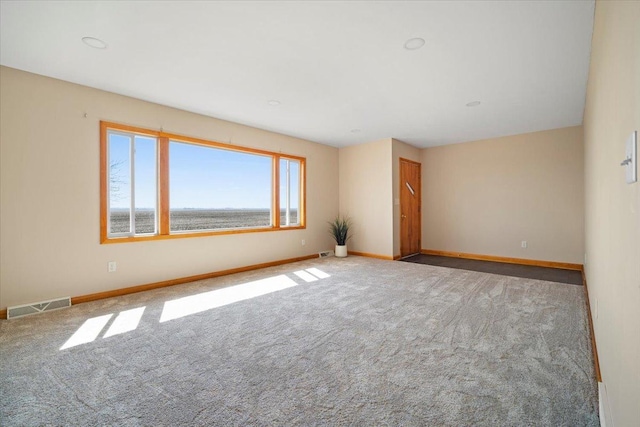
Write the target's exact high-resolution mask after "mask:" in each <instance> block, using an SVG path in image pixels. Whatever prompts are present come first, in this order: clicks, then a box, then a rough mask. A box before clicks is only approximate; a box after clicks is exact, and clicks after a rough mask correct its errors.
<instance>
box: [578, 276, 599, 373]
mask: <svg viewBox="0 0 640 427" xmlns="http://www.w3.org/2000/svg"><path fill="white" fill-rule="evenodd" d="M582 285H583V287H584V294H585V296H586V299H587V317H588V318H589V335H591V350H592V351H593V364H594V368H595V371H596V380H597V381H598V382H599V383H601V382H602V375H601V374H600V360H599V359H598V347H597V346H596V334H595V331H594V330H593V318H592V317H591V303H590V302H589V287H588V286H587V275H586V274H585V272H584V269H583V270H582Z"/></svg>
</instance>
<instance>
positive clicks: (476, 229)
mask: <svg viewBox="0 0 640 427" xmlns="http://www.w3.org/2000/svg"><path fill="white" fill-rule="evenodd" d="M422 177H423V178H422V184H423V187H422V195H423V198H422V247H423V248H424V249H435V250H443V251H453V252H466V253H473V254H483V255H495V256H503V257H516V258H526V259H535V260H545V261H557V262H569V263H580V264H581V263H582V259H583V252H584V239H583V228H584V215H583V212H584V206H583V205H584V202H583V200H584V197H583V149H582V127H580V126H578V127H571V128H564V129H556V130H550V131H544V132H535V133H529V134H522V135H515V136H509V137H503V138H496V139H488V140H483V141H475V142H468V143H463V144H454V145H447V146H441V147H434V148H427V149H425V150H423V155H422ZM523 240H526V241H527V243H528V248H526V249H523V248H521V241H523Z"/></svg>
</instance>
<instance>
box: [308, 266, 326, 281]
mask: <svg viewBox="0 0 640 427" xmlns="http://www.w3.org/2000/svg"><path fill="white" fill-rule="evenodd" d="M306 271H307V272H309V273H311V274H313V275H314V276H316V277H317V278H318V279H326V278H327V277H331V275H330V274H327V273H325V272H324V271H322V270H320V269H319V268H315V267H312V268H307V270H306Z"/></svg>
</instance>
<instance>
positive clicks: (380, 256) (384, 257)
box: [349, 251, 393, 261]
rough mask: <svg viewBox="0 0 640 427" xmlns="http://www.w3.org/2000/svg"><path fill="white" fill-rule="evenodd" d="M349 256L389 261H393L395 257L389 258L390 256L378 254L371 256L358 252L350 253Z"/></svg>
mask: <svg viewBox="0 0 640 427" xmlns="http://www.w3.org/2000/svg"><path fill="white" fill-rule="evenodd" d="M349 255H359V256H366V257H368V258H378V259H386V260H388V261H393V257H392V256H389V255H378V254H370V253H369V252H356V251H349Z"/></svg>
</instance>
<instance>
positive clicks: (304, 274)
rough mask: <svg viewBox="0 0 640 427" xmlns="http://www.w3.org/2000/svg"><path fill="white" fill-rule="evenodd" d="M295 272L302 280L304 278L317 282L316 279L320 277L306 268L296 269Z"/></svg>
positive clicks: (308, 281) (306, 280) (307, 280)
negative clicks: (308, 271)
mask: <svg viewBox="0 0 640 427" xmlns="http://www.w3.org/2000/svg"><path fill="white" fill-rule="evenodd" d="M293 274H295V275H296V276H298V277H299V278H301V279H302V280H304V281H305V282H307V283H310V282H315V281H316V280H318V278H317V277H316V276H314V275H313V274H311V273H307V272H306V271H304V270H300V271H294V272H293Z"/></svg>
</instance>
